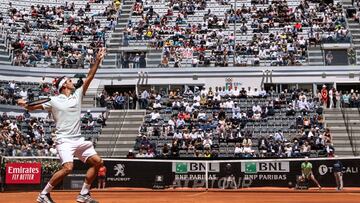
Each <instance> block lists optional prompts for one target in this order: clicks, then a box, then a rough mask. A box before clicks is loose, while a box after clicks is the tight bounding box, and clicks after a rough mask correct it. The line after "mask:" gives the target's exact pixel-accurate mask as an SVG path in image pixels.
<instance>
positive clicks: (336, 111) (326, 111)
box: [324, 108, 359, 114]
mask: <svg viewBox="0 0 360 203" xmlns="http://www.w3.org/2000/svg"><path fill="white" fill-rule="evenodd" d="M345 112H347V113H348V114H352V113H354V114H356V113H359V110H358V109H357V108H346V109H345ZM333 113H341V109H340V108H335V109H324V114H333Z"/></svg>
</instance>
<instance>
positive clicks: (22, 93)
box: [19, 88, 28, 99]
mask: <svg viewBox="0 0 360 203" xmlns="http://www.w3.org/2000/svg"><path fill="white" fill-rule="evenodd" d="M19 95H20V97H21V98H22V99H27V96H28V93H27V91H26V90H25V88H23V89H22V90H21V91H20V93H19Z"/></svg>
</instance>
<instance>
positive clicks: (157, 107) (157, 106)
mask: <svg viewBox="0 0 360 203" xmlns="http://www.w3.org/2000/svg"><path fill="white" fill-rule="evenodd" d="M160 108H161V104H160V102H159V100H156V101H155V103H154V104H153V109H160Z"/></svg>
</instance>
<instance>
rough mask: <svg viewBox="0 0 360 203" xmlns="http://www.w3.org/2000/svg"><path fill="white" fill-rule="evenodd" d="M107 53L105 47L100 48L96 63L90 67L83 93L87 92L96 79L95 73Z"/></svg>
mask: <svg viewBox="0 0 360 203" xmlns="http://www.w3.org/2000/svg"><path fill="white" fill-rule="evenodd" d="M105 54H106V49H105V48H101V49H99V51H98V53H97V54H96V59H95V63H94V64H93V65H92V66H91V67H90V71H89V73H88V75H87V78H86V79H85V81H84V84H83V95H85V94H86V90H87V89H88V88H89V85H90V83H91V81H92V80H93V79H94V76H95V73H96V71H97V69H98V68H99V66H100V63H101V61H102V60H103V59H104V57H105Z"/></svg>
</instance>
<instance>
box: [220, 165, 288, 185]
mask: <svg viewBox="0 0 360 203" xmlns="http://www.w3.org/2000/svg"><path fill="white" fill-rule="evenodd" d="M290 169H291V168H290V162H288V161H253V162H252V161H246V162H241V161H240V162H222V163H221V164H220V174H219V176H220V178H219V182H218V183H217V184H215V186H217V187H218V188H219V187H220V188H221V187H222V188H244V187H260V186H287V185H288V183H289V181H291V180H292V179H293V178H294V180H295V176H294V177H293V175H292V174H291V173H290Z"/></svg>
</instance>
